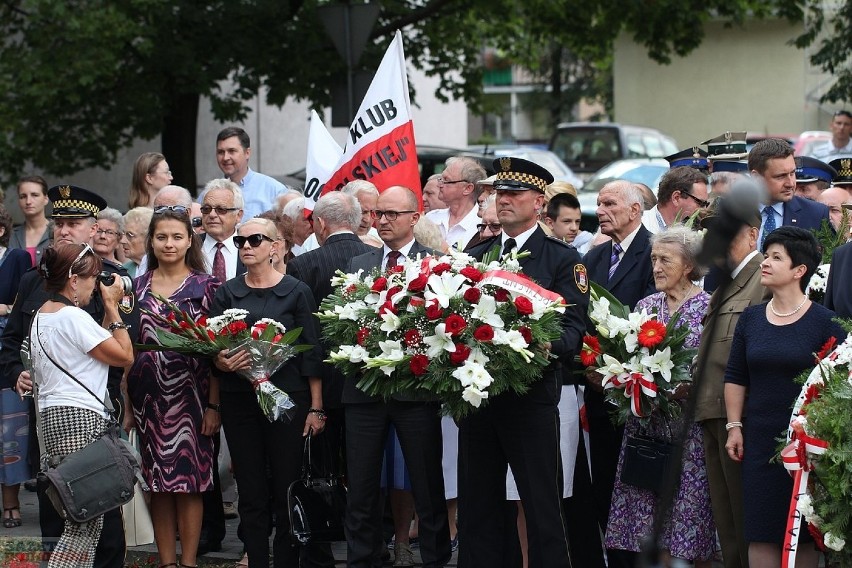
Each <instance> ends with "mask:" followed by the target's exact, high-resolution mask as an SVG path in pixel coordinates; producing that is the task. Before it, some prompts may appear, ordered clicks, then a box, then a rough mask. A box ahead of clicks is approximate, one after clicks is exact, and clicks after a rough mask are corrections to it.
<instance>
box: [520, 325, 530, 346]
mask: <svg viewBox="0 0 852 568" xmlns="http://www.w3.org/2000/svg"><path fill="white" fill-rule="evenodd" d="M518 332H520V334H521V337H523V338H524V341H526V342H527V345H529V344H530V343H532V330H531V329H530V328H528V327H527V326H521V327H519V328H518Z"/></svg>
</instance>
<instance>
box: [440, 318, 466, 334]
mask: <svg viewBox="0 0 852 568" xmlns="http://www.w3.org/2000/svg"><path fill="white" fill-rule="evenodd" d="M444 323H445V324H447V325H446V331H447V333H449V334H450V335H452V336H453V337H455V336H457V335H459V334H460V333H461V332H463V331H464V328H466V327H467V322H466V321H464V318H463V317H461V316H460V315H458V314H450V315H449V317H447V319H445V320H444Z"/></svg>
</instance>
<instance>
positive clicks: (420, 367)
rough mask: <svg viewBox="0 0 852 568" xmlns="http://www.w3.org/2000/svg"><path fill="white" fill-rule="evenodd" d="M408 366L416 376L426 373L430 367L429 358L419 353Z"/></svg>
mask: <svg viewBox="0 0 852 568" xmlns="http://www.w3.org/2000/svg"><path fill="white" fill-rule="evenodd" d="M408 368H409V369H411V372H412V373H414V376H416V377H419V376H420V375H424V374H426V370H427V369H428V368H429V358H428V357H427V356H426V355H423V354H422V353H418V354H417V355H415V356H413V357H412V358H411V360H410V361H409V362H408Z"/></svg>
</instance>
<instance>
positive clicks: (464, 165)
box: [444, 156, 488, 184]
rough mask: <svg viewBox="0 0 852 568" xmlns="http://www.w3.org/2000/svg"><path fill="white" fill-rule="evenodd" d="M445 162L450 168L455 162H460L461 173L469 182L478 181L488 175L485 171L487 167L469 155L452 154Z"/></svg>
mask: <svg viewBox="0 0 852 568" xmlns="http://www.w3.org/2000/svg"><path fill="white" fill-rule="evenodd" d="M444 164H445V165H446V166H447V167H448V168H449V167H450V166H453V165H455V164H459V166H461V169H460V170H459V171H460V174H459V175H460V176H461V178H462V179H463V180H465V181H466V182H468V183H473V184H475V183H476V182H478V181H481V180H483V179H485V178H486V177H487V175H488V174H486V173H485V168H483V167H482V165H481V164H480V163H479V162H477V161H476V160H474V159H473V158H469V157H467V156H452V157H450V158H447V161H446V162H444Z"/></svg>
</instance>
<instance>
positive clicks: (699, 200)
mask: <svg viewBox="0 0 852 568" xmlns="http://www.w3.org/2000/svg"><path fill="white" fill-rule="evenodd" d="M680 194H681V195H686V196H687V197H691V198H692V199H694V200H695V202H696V203H697V204H699V205H700V206H701V207H704V208H705V209H706V208H707V207H710V202H709V201H705V200H704V199H698V198H697V197H695V196H694V195H692V194H691V193H689V192H688V191H681V192H680Z"/></svg>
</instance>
